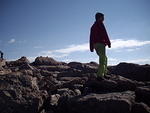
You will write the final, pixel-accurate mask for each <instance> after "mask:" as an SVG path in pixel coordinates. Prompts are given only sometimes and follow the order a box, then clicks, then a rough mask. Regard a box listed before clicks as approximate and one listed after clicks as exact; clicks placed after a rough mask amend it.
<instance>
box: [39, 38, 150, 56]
mask: <svg viewBox="0 0 150 113" xmlns="http://www.w3.org/2000/svg"><path fill="white" fill-rule="evenodd" d="M111 42H112V47H111V48H110V49H109V50H117V51H118V50H120V49H126V50H127V51H134V50H138V49H139V47H140V46H144V45H148V44H150V41H139V40H123V39H114V40H111ZM135 47H136V48H135ZM137 47H138V48H137ZM83 51H90V50H89V43H83V44H74V45H69V46H67V47H66V48H63V49H56V50H48V51H41V52H40V53H39V54H38V55H39V56H49V57H54V58H62V57H66V56H68V55H69V54H71V53H73V52H83Z"/></svg>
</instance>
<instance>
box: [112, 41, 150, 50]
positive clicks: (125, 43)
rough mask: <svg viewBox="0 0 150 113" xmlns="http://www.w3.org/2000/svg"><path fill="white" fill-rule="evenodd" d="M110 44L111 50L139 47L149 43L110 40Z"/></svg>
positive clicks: (149, 42)
mask: <svg viewBox="0 0 150 113" xmlns="http://www.w3.org/2000/svg"><path fill="white" fill-rule="evenodd" d="M111 42H112V48H111V49H122V48H131V47H140V46H144V45H148V44H150V41H139V40H123V39H115V40H111Z"/></svg>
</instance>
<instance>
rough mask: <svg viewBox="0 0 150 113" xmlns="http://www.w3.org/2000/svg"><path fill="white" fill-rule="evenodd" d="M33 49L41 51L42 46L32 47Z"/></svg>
mask: <svg viewBox="0 0 150 113" xmlns="http://www.w3.org/2000/svg"><path fill="white" fill-rule="evenodd" d="M33 48H35V49H41V48H43V47H42V46H34V47H33Z"/></svg>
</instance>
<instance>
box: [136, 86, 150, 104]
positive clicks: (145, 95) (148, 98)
mask: <svg viewBox="0 0 150 113" xmlns="http://www.w3.org/2000/svg"><path fill="white" fill-rule="evenodd" d="M135 95H136V101H138V102H144V103H146V104H147V105H149V106H150V86H143V87H138V88H136V90H135Z"/></svg>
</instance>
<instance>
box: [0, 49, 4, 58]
mask: <svg viewBox="0 0 150 113" xmlns="http://www.w3.org/2000/svg"><path fill="white" fill-rule="evenodd" d="M0 54H1V59H3V55H4V53H3V52H2V51H0Z"/></svg>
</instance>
